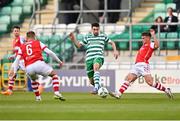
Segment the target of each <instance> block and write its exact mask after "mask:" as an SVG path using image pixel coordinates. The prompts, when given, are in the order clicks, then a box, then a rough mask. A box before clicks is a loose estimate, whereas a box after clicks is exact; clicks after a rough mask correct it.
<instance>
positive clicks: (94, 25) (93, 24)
mask: <svg viewBox="0 0 180 121" xmlns="http://www.w3.org/2000/svg"><path fill="white" fill-rule="evenodd" d="M93 27H99V24H98V23H92V24H91V28H93Z"/></svg>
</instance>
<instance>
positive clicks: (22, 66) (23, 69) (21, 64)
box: [11, 59, 26, 71]
mask: <svg viewBox="0 0 180 121" xmlns="http://www.w3.org/2000/svg"><path fill="white" fill-rule="evenodd" d="M11 69H14V64H12V65H11ZM18 69H20V70H22V71H26V67H25V64H24V60H22V59H21V60H20V61H19V65H18Z"/></svg>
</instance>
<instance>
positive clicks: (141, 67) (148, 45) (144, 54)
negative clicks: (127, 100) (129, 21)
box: [110, 29, 173, 99]
mask: <svg viewBox="0 0 180 121" xmlns="http://www.w3.org/2000/svg"><path fill="white" fill-rule="evenodd" d="M151 36H152V37H153V39H154V42H151ZM142 42H143V45H142V47H141V48H140V49H139V51H138V53H137V56H136V61H135V65H134V67H133V68H132V70H131V71H130V73H129V74H128V75H127V76H126V78H125V81H124V83H123V84H122V85H121V87H120V89H119V91H118V92H116V93H110V95H111V96H113V97H115V98H117V99H119V98H120V97H121V96H122V94H123V93H124V92H125V91H126V90H127V89H128V87H129V86H130V84H131V83H132V82H134V81H135V80H136V79H137V78H138V77H140V76H143V77H144V79H145V81H146V83H147V84H148V85H149V86H151V87H154V88H156V89H158V90H160V91H163V92H165V93H166V94H167V96H168V97H169V98H170V99H172V98H173V95H172V93H171V90H170V88H166V87H164V86H163V85H162V84H160V83H159V82H154V81H153V78H152V76H151V73H150V66H149V59H150V58H151V56H152V53H153V52H154V50H155V49H157V48H158V47H159V41H158V40H157V39H156V35H155V31H154V30H153V29H151V30H150V32H144V33H142Z"/></svg>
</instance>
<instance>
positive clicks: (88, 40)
mask: <svg viewBox="0 0 180 121" xmlns="http://www.w3.org/2000/svg"><path fill="white" fill-rule="evenodd" d="M110 41H111V40H110V39H109V38H108V37H107V36H106V35H105V34H99V35H98V36H94V35H93V34H92V33H91V34H87V35H86V36H85V37H84V39H83V41H81V42H80V43H81V44H82V45H84V46H85V47H86V61H87V60H90V59H93V58H97V57H100V58H104V47H105V44H106V43H108V42H110Z"/></svg>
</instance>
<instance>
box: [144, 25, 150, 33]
mask: <svg viewBox="0 0 180 121" xmlns="http://www.w3.org/2000/svg"><path fill="white" fill-rule="evenodd" d="M150 28H151V25H146V26H142V29H143V32H145V31H149V29H150Z"/></svg>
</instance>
